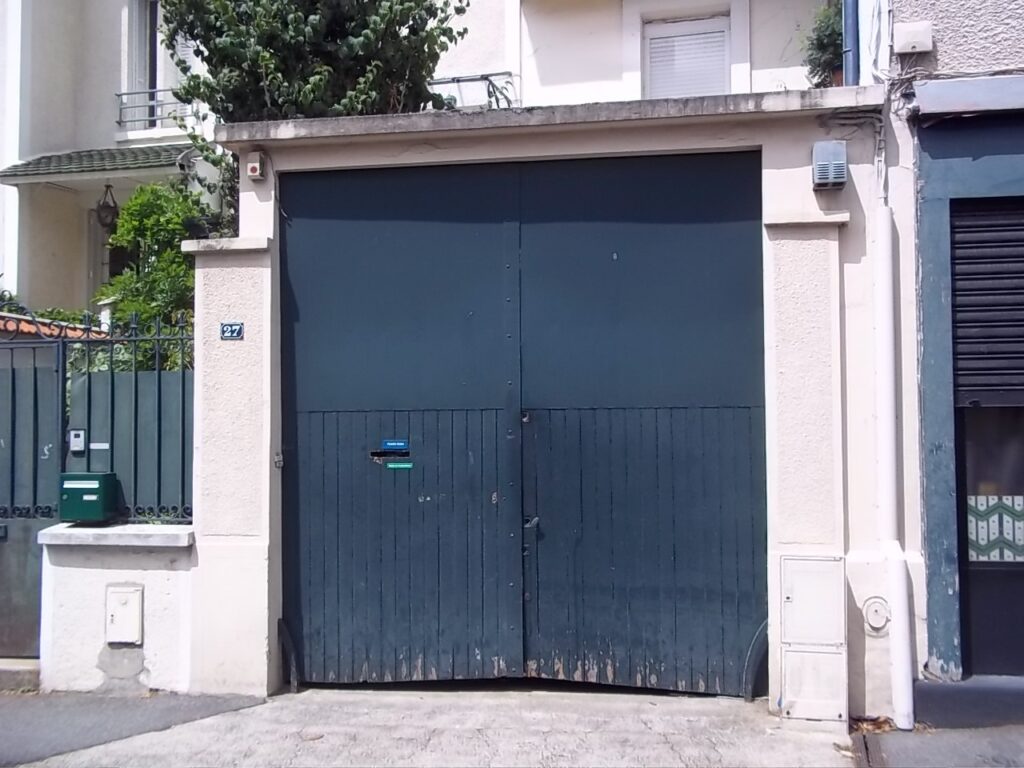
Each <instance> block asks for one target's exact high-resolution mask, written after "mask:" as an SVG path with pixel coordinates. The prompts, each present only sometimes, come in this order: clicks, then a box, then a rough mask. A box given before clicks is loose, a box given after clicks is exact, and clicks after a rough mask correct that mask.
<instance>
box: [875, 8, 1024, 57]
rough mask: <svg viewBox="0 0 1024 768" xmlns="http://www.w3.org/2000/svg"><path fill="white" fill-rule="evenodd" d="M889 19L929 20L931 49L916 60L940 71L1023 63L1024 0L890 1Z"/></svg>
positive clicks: (897, 21)
mask: <svg viewBox="0 0 1024 768" xmlns="http://www.w3.org/2000/svg"><path fill="white" fill-rule="evenodd" d="M892 5H893V21H894V22H896V23H899V22H903V21H930V22H931V23H932V29H933V31H934V34H935V51H934V52H933V53H929V54H922V55H921V56H919V57H918V60H917V65H918V66H922V67H925V68H926V69H931V70H938V71H944V72H952V71H957V72H960V71H962V72H984V71H989V70H995V69H1004V68H1008V67H1021V66H1024V30H1022V27H1021V25H1022V24H1024V0H970V2H963V0H893V4H892Z"/></svg>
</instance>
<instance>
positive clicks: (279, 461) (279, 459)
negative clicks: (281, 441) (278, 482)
mask: <svg viewBox="0 0 1024 768" xmlns="http://www.w3.org/2000/svg"><path fill="white" fill-rule="evenodd" d="M274 466H275V467H277V468H278V469H281V467H283V466H284V455H283V454H280V453H275V454H274Z"/></svg>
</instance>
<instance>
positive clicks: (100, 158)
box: [0, 144, 192, 182]
mask: <svg viewBox="0 0 1024 768" xmlns="http://www.w3.org/2000/svg"><path fill="white" fill-rule="evenodd" d="M191 146H192V145H191V144H150V145H142V146H135V147H110V148H107V149H80V150H76V151H74V152H63V153H61V154H56V155H42V156H40V157H36V158H34V159H32V160H25V161H24V162H21V163H16V164H15V165H11V166H8V167H7V168H4V169H3V170H0V181H5V182H6V181H12V182H13V181H16V180H17V179H20V178H23V177H26V176H57V175H64V174H74V173H103V172H117V171H134V170H140V169H145V168H171V167H174V165H175V164H176V162H177V160H178V157H179V156H180V155H181V153H182V152H184V151H185V150H187V149H190V148H191Z"/></svg>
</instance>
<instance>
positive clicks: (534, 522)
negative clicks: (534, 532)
mask: <svg viewBox="0 0 1024 768" xmlns="http://www.w3.org/2000/svg"><path fill="white" fill-rule="evenodd" d="M538 525H540V518H539V517H536V516H534V517H531V518H530V519H529V520H527V521H526V524H525V525H524V526H523V530H525V531H528V530H530V529H532V528H536V527H537V526H538Z"/></svg>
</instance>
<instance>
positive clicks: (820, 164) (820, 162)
mask: <svg viewBox="0 0 1024 768" xmlns="http://www.w3.org/2000/svg"><path fill="white" fill-rule="evenodd" d="M846 169H847V165H846V142H845V141H816V142H814V151H813V153H812V157H811V173H812V174H813V175H814V188H815V189H842V188H843V187H845V186H846V178H847V171H846Z"/></svg>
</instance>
